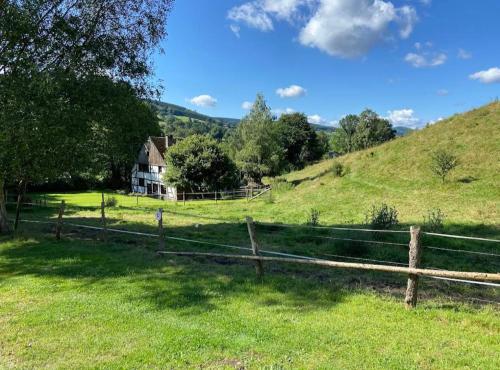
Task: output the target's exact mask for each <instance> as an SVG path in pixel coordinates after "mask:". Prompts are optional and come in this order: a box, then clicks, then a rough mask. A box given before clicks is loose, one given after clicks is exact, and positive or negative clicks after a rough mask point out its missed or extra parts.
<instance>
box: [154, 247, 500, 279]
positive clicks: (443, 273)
mask: <svg viewBox="0 0 500 370" xmlns="http://www.w3.org/2000/svg"><path fill="white" fill-rule="evenodd" d="M160 253H162V254H174V255H178V256H202V257H219V258H236V259H242V260H251V261H263V262H266V261H269V262H286V263H298V264H303V265H316V266H325V267H336V268H346V269H359V270H371V271H381V272H395V273H401V274H414V275H419V276H437V277H445V278H452V279H453V278H455V279H468V280H474V281H500V274H498V273H497V274H495V273H487V272H463V271H449V270H430V269H422V268H410V267H398V266H387V265H375V264H367V263H352V262H338V261H325V260H319V259H299V258H285V257H264V256H252V255H241V254H223V253H203V252H160Z"/></svg>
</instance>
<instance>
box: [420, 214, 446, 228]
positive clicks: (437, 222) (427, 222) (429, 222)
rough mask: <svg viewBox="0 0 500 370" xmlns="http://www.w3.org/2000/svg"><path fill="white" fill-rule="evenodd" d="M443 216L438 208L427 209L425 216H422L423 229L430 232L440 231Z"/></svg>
mask: <svg viewBox="0 0 500 370" xmlns="http://www.w3.org/2000/svg"><path fill="white" fill-rule="evenodd" d="M445 217H446V215H445V214H444V213H443V211H441V209H439V208H436V209H430V210H428V211H427V216H424V229H425V230H427V231H432V232H436V231H442V230H443V222H444V219H445Z"/></svg>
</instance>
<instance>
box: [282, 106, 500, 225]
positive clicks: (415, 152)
mask: <svg viewBox="0 0 500 370" xmlns="http://www.w3.org/2000/svg"><path fill="white" fill-rule="evenodd" d="M438 148H443V149H447V150H450V151H452V152H453V153H454V154H456V155H457V156H458V158H459V160H460V165H459V167H458V168H456V169H455V170H454V171H452V172H451V174H450V176H449V179H448V181H447V182H446V183H445V184H441V182H440V180H439V179H438V178H437V177H436V176H435V175H433V174H432V172H431V170H430V156H431V154H432V152H433V151H435V150H436V149H438ZM335 161H337V162H340V163H341V164H342V165H344V166H345V167H346V168H348V170H349V173H348V174H346V175H345V176H343V177H335V176H334V175H333V173H331V171H330V169H331V167H332V164H333V163H334V162H335ZM285 178H286V179H287V180H288V181H289V182H292V183H293V184H294V185H295V186H294V187H293V189H291V190H288V191H284V192H282V193H281V194H279V191H278V194H277V197H276V200H275V202H276V203H275V206H276V207H275V210H274V212H273V213H275V214H276V216H277V215H278V214H279V217H280V218H282V219H283V218H285V219H288V220H292V219H296V220H298V219H299V218H300V217H302V218H303V219H305V217H306V216H305V215H306V214H307V213H308V212H310V209H311V208H315V209H318V210H319V211H320V214H321V216H320V221H324V222H336V223H339V222H340V223H343V222H361V221H363V216H364V214H365V212H366V210H367V209H368V208H369V207H370V206H371V205H372V204H380V203H381V202H386V203H389V204H391V205H394V206H395V207H396V208H397V209H398V211H399V213H400V220H401V221H403V222H421V221H422V217H423V215H425V214H426V212H427V210H429V209H435V208H440V209H441V210H442V211H443V212H444V213H445V214H446V215H447V220H448V222H449V223H456V224H463V223H474V224H482V223H484V224H490V225H491V224H494V225H498V224H500V212H499V211H500V210H499V208H500V103H498V102H495V103H491V104H489V105H486V106H483V107H481V108H478V109H475V110H472V111H470V112H467V113H464V114H457V115H454V116H452V117H450V118H448V119H445V120H443V121H441V122H439V123H436V124H434V125H431V126H429V127H426V128H424V129H422V130H419V131H413V132H410V133H409V134H408V135H406V136H404V137H400V138H397V139H395V140H392V141H390V142H388V143H385V144H383V145H380V146H378V147H374V148H370V149H367V150H364V151H360V152H357V153H352V154H349V155H346V156H343V157H341V158H338V159H333V160H326V161H323V162H320V163H318V164H316V165H313V166H309V167H307V168H305V169H304V170H302V171H298V172H294V173H291V174H289V175H287V176H285ZM289 187H290V185H289ZM290 204H293V205H294V206H293V207H290Z"/></svg>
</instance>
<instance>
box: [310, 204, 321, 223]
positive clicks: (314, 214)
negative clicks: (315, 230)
mask: <svg viewBox="0 0 500 370" xmlns="http://www.w3.org/2000/svg"><path fill="white" fill-rule="evenodd" d="M319 214H320V213H319V211H318V210H317V209H315V208H311V210H310V211H309V216H308V218H307V224H308V225H310V226H318V225H319Z"/></svg>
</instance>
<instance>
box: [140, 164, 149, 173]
mask: <svg viewBox="0 0 500 370" xmlns="http://www.w3.org/2000/svg"><path fill="white" fill-rule="evenodd" d="M139 172H149V165H147V164H143V163H139Z"/></svg>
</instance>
